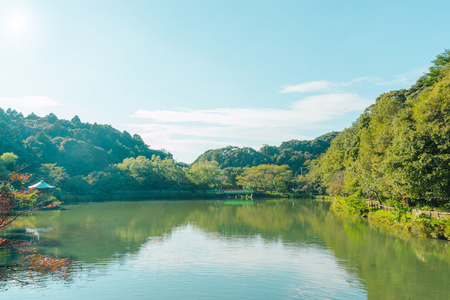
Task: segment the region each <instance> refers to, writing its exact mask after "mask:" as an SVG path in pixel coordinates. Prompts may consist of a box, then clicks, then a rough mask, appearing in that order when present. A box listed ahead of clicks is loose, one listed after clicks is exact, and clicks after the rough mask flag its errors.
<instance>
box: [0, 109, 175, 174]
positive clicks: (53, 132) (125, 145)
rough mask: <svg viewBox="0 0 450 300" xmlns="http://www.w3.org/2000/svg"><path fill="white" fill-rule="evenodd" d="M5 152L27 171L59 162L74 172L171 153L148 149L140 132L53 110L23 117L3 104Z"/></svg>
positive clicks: (0, 145)
mask: <svg viewBox="0 0 450 300" xmlns="http://www.w3.org/2000/svg"><path fill="white" fill-rule="evenodd" d="M6 152H13V153H14V154H16V155H17V156H18V157H19V164H24V165H27V166H28V167H27V169H26V170H25V171H27V172H31V173H35V172H36V171H37V169H38V168H39V167H40V166H41V165H42V164H54V163H56V164H57V165H58V166H60V167H64V168H65V169H66V171H67V173H68V174H69V175H71V176H74V175H81V174H89V173H90V172H93V171H98V170H103V169H104V168H105V167H106V166H108V165H111V164H116V163H119V162H122V161H123V160H124V159H125V158H129V157H138V156H145V157H147V158H151V157H152V156H153V155H156V156H159V157H160V158H161V159H164V158H171V157H172V155H171V154H170V153H168V152H165V151H158V150H152V149H149V147H148V146H147V145H146V144H145V143H144V142H143V141H142V139H141V137H140V136H139V135H136V134H135V135H133V136H131V135H130V134H129V133H128V132H126V131H123V132H121V131H119V130H116V129H114V128H113V127H111V126H110V125H99V124H97V123H94V124H89V123H83V122H81V121H80V119H79V117H78V116H75V117H74V118H73V119H72V120H71V121H68V120H62V119H58V118H57V117H56V116H55V115H54V114H49V115H47V116H45V117H38V116H37V115H35V114H30V115H28V116H27V117H24V116H23V115H22V114H21V113H18V112H16V111H15V110H11V109H8V110H7V111H6V112H5V111H4V110H3V109H1V108H0V154H1V153H6Z"/></svg>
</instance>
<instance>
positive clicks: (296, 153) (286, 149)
mask: <svg viewBox="0 0 450 300" xmlns="http://www.w3.org/2000/svg"><path fill="white" fill-rule="evenodd" d="M337 134H338V133H337V132H330V133H327V134H324V135H322V136H319V137H318V138H316V139H314V140H311V141H299V140H291V141H287V142H283V143H281V145H280V146H279V147H276V146H269V145H264V146H263V147H262V148H261V149H260V150H259V151H256V150H255V149H253V148H250V147H242V148H239V147H234V146H228V147H225V148H220V149H211V150H208V151H206V152H205V153H203V154H202V155H200V156H199V157H198V158H197V159H196V160H195V161H194V163H198V162H202V161H215V162H217V163H218V165H219V167H220V168H221V169H226V168H243V167H256V166H258V165H261V164H274V165H278V166H281V165H288V166H289V168H290V169H291V170H292V171H293V172H294V173H296V174H300V173H301V168H305V170H306V165H307V162H309V161H311V160H313V159H315V158H317V157H318V156H319V155H321V154H323V153H325V151H326V150H327V149H328V147H329V146H330V143H331V141H332V140H333V139H334V137H335V136H336V135H337Z"/></svg>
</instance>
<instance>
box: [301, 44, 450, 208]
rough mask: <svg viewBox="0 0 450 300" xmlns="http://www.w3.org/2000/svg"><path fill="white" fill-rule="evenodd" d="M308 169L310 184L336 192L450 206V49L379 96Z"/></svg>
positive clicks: (408, 202)
mask: <svg viewBox="0 0 450 300" xmlns="http://www.w3.org/2000/svg"><path fill="white" fill-rule="evenodd" d="M310 169H311V173H310V174H309V175H308V176H307V178H306V179H307V181H308V184H315V186H324V187H325V188H326V191H327V192H328V193H329V194H332V195H342V196H348V195H351V194H354V193H358V194H360V195H362V196H363V197H365V198H371V199H376V200H378V201H380V202H385V201H391V202H394V203H393V204H395V203H398V204H403V205H406V206H423V205H427V206H434V207H439V206H440V207H443V208H446V209H450V202H449V199H450V50H446V51H445V52H444V53H442V54H440V55H438V56H437V58H436V60H434V61H433V65H432V67H430V69H429V72H428V73H427V74H425V75H424V76H422V77H421V78H419V80H418V81H417V82H416V84H414V85H413V86H412V87H411V88H410V89H402V90H398V91H392V92H389V93H386V94H382V95H381V96H379V97H378V98H377V99H376V103H375V104H373V105H371V106H369V107H368V108H367V109H366V110H365V111H364V113H363V114H362V115H361V116H360V117H359V118H358V119H357V120H356V122H354V123H353V125H352V126H351V127H349V128H347V129H345V130H344V131H342V132H341V133H340V134H339V135H338V136H337V137H336V138H335V139H334V140H333V141H332V143H331V146H330V148H329V149H328V151H327V152H326V154H325V155H324V156H322V157H320V158H319V159H317V160H315V161H314V162H313V163H312V164H311V166H310Z"/></svg>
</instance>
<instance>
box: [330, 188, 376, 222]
mask: <svg viewBox="0 0 450 300" xmlns="http://www.w3.org/2000/svg"><path fill="white" fill-rule="evenodd" d="M332 208H333V209H334V210H335V211H343V212H346V213H348V214H350V215H354V216H360V217H367V215H368V214H369V211H370V209H369V206H368V205H367V203H366V201H365V199H364V198H363V197H362V196H361V193H359V192H356V193H354V194H352V195H350V196H349V197H346V198H344V197H336V198H335V199H334V201H333V204H332Z"/></svg>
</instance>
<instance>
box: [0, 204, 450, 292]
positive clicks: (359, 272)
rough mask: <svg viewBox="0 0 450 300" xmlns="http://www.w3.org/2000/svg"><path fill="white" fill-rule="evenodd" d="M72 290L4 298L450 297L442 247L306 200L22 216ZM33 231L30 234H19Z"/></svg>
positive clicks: (449, 255)
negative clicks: (67, 270) (64, 260)
mask: <svg viewBox="0 0 450 300" xmlns="http://www.w3.org/2000/svg"><path fill="white" fill-rule="evenodd" d="M20 228H21V229H22V230H23V229H24V228H32V229H37V230H36V231H35V232H34V234H31V235H30V238H31V239H32V240H33V241H35V243H36V244H37V245H38V249H39V251H40V252H41V253H46V254H52V255H57V256H60V257H71V258H73V259H74V260H75V261H77V262H78V263H79V268H78V269H77V270H76V273H75V274H74V278H73V280H72V281H70V282H64V281H60V280H59V281H58V280H57V281H55V280H52V279H51V278H47V279H46V278H43V279H40V280H39V281H38V282H37V283H35V284H30V285H25V286H23V287H22V286H21V285H20V284H18V283H17V282H6V283H5V284H4V285H2V287H1V289H0V298H1V299H21V300H22V299H46V300H51V299H65V300H69V299H449V297H450V296H449V294H450V243H449V242H447V241H438V240H427V239H399V238H395V237H394V236H392V235H390V234H389V233H385V232H382V231H380V230H379V229H377V228H374V227H371V226H370V225H369V224H368V223H367V222H365V221H363V220H359V219H350V218H343V217H341V216H337V215H335V214H334V213H333V212H332V211H330V210H329V203H328V202H321V201H312V200H282V199H280V200H255V201H230V202H226V201H136V202H103V203H90V204H79V205H67V206H64V209H63V210H54V211H41V212H37V213H35V214H34V215H32V216H29V217H27V218H24V219H21V220H20V222H18V224H17V228H16V229H18V230H19V229H20ZM28 231H29V232H32V230H28Z"/></svg>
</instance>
